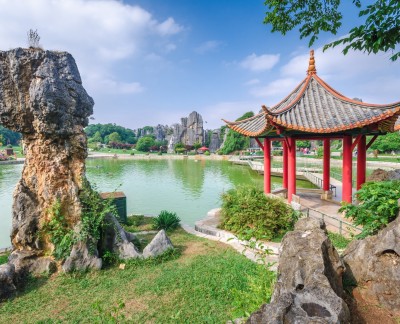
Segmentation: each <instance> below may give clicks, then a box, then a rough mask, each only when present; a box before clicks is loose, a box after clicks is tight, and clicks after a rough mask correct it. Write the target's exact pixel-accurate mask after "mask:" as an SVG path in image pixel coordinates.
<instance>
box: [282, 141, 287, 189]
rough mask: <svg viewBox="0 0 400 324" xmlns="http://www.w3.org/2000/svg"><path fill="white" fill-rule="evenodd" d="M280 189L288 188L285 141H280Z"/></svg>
mask: <svg viewBox="0 0 400 324" xmlns="http://www.w3.org/2000/svg"><path fill="white" fill-rule="evenodd" d="M282 168H283V172H282V187H283V189H287V188H288V147H287V144H286V141H282Z"/></svg>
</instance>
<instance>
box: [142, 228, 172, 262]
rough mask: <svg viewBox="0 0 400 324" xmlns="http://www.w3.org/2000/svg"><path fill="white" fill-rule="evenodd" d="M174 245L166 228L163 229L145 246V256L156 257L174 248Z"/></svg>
mask: <svg viewBox="0 0 400 324" xmlns="http://www.w3.org/2000/svg"><path fill="white" fill-rule="evenodd" d="M173 248H174V246H173V245H172V243H171V240H170V239H169V238H168V236H167V234H166V233H165V231H164V230H161V231H159V232H158V233H157V235H156V236H155V237H154V238H153V240H152V241H151V242H150V243H149V244H148V245H147V246H146V247H145V248H144V250H143V257H145V258H154V257H156V256H159V255H161V254H163V253H165V252H166V251H167V250H169V249H173Z"/></svg>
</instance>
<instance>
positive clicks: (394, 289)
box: [343, 216, 400, 312]
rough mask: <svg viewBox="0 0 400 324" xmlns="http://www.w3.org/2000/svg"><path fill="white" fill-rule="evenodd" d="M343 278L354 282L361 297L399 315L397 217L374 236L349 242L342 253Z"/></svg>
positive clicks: (399, 234) (399, 239)
mask: <svg viewBox="0 0 400 324" xmlns="http://www.w3.org/2000/svg"><path fill="white" fill-rule="evenodd" d="M343 260H344V262H345V264H346V268H347V270H346V273H345V278H346V279H347V280H350V281H356V282H357V284H358V286H359V287H363V288H366V289H358V292H359V294H360V295H361V297H362V298H363V299H364V300H366V301H367V302H370V303H373V304H378V305H381V306H383V307H384V308H386V309H387V310H390V311H393V312H400V217H399V216H398V217H397V218H396V220H394V221H393V222H391V223H390V224H389V225H388V226H387V227H386V228H384V229H383V230H381V231H380V232H379V233H378V234H377V235H374V236H370V237H367V238H365V239H363V240H356V241H353V242H351V243H350V245H349V246H348V247H347V249H346V250H345V251H344V253H343Z"/></svg>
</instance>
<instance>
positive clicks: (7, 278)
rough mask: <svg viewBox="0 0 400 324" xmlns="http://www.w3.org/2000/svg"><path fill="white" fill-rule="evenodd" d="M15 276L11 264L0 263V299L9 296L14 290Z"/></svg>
mask: <svg viewBox="0 0 400 324" xmlns="http://www.w3.org/2000/svg"><path fill="white" fill-rule="evenodd" d="M15 276H16V274H15V267H14V265H13V264H9V263H7V264H2V265H0V300H3V299H6V298H9V297H11V296H12V295H14V293H15V292H16V290H17V288H16V286H15Z"/></svg>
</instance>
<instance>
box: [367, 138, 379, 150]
mask: <svg viewBox="0 0 400 324" xmlns="http://www.w3.org/2000/svg"><path fill="white" fill-rule="evenodd" d="M377 138H378V135H374V136H373V137H372V138H371V140H370V141H369V143H368V144H367V150H368V149H369V147H370V146H371V145H372V144H373V143H374V142H375V140H376V139H377Z"/></svg>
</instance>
